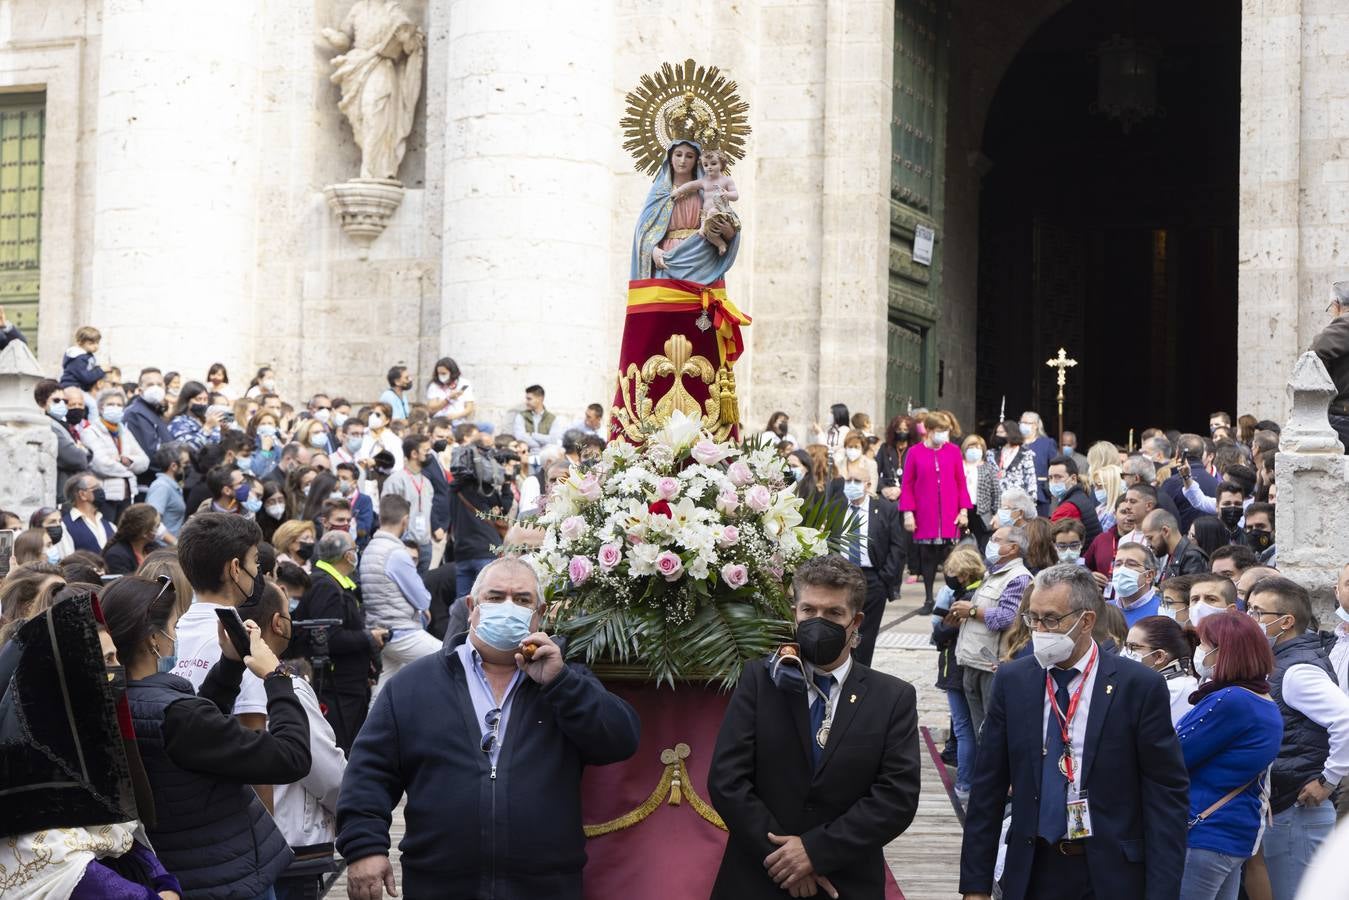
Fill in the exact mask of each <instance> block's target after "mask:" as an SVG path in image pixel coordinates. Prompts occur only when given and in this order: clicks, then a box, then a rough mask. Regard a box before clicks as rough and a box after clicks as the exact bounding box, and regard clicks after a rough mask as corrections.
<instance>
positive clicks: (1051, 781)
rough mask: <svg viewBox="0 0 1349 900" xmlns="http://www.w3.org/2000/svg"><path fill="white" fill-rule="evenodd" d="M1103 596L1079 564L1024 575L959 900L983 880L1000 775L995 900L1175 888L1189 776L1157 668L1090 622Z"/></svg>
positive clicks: (1114, 897) (983, 749) (1109, 897)
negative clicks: (1106, 643) (1021, 617)
mask: <svg viewBox="0 0 1349 900" xmlns="http://www.w3.org/2000/svg"><path fill="white" fill-rule="evenodd" d="M1101 606H1102V600H1101V594H1100V591H1099V590H1098V589H1097V588H1096V585H1095V582H1094V581H1093V580H1092V577H1091V573H1090V572H1088V571H1086V570H1085V569H1083V568H1081V567H1079V566H1076V565H1071V564H1062V565H1056V566H1052V567H1050V568H1048V569H1045V570H1044V571H1042V572H1041V573H1040V574H1039V575H1038V576H1037V577H1036V579H1035V590H1034V593H1033V594H1032V595H1031V599H1030V606H1029V610H1028V612H1027V614H1026V615H1027V616H1028V618H1029V619H1030V620H1031V621H1033V622H1035V623H1036V624H1034V625H1032V626H1031V628H1032V636H1033V639H1034V641H1035V656H1034V657H1026V658H1024V659H1019V660H1015V661H1013V662H1010V663H1004V664H1003V665H1001V666H999V668H998V672H997V676H996V677H995V678H994V680H993V693H992V698H991V700H990V702H989V707H988V713H987V717H986V718H985V719H984V726H983V731H982V732H981V734H980V738H979V755H978V760H977V762H976V764H975V772H974V776H973V778H972V779H971V792H970V802H969V808H968V810H967V811H966V815H965V840H964V845H963V847H962V848H961V856H960V892H961V893H962V894H964V898H965V900H983V898H987V897H989V896H990V895H991V893H992V890H993V868H994V862H995V861H996V858H997V854H998V839H999V837H1000V832H1001V829H1002V821H1003V809H1004V805H1005V804H1006V802H1007V792H1008V789H1009V788H1010V789H1011V792H1012V822H1011V828H1010V829H1009V831H1008V834H1007V857H1006V862H1005V864H1004V868H1003V874H1002V880H1001V885H1002V892H1003V894H1002V895H1003V897H1004V898H1005V900H1023V898H1024V900H1083V898H1094V900H1177V898H1178V897H1179V896H1180V881H1181V875H1182V873H1183V871H1184V867H1185V838H1186V823H1187V819H1188V814H1189V776H1188V774H1187V773H1186V770H1185V760H1184V758H1183V756H1182V755H1181V750H1180V742H1179V741H1178V740H1177V738H1176V732H1175V729H1174V728H1173V727H1172V725H1171V711H1170V710H1171V706H1170V698H1169V694H1168V692H1167V688H1166V681H1165V680H1163V678H1162V677H1161V676H1160V675H1158V674H1157V673H1156V672H1153V671H1152V670H1151V669H1148V668H1146V667H1144V666H1142V665H1139V664H1138V663H1136V662H1133V661H1131V660H1127V659H1121V658H1120V657H1118V656H1115V655H1113V654H1110V653H1105V652H1102V651H1101V649H1100V647H1098V646H1097V644H1096V642H1095V641H1093V640H1092V636H1091V635H1092V629H1093V628H1094V627H1095V625H1096V619H1097V617H1098V615H1099V611H1100V609H1101ZM1046 666H1048V668H1046ZM1051 691H1052V693H1053V697H1054V700H1053V703H1052V704H1051V701H1050V695H1051ZM1074 698H1076V701H1077V702H1076V703H1074ZM1060 713H1062V714H1063V715H1061V714H1060ZM1065 718H1066V719H1068V722H1067V724H1066V730H1067V732H1068V736H1069V737H1068V741H1065V740H1064V739H1063V737H1062V735H1063V732H1064V730H1065V725H1064V719H1065ZM1065 770H1066V771H1067V772H1068V775H1064V774H1063V773H1064V772H1065ZM1069 776H1071V777H1069Z"/></svg>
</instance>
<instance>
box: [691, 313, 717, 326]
mask: <svg viewBox="0 0 1349 900" xmlns="http://www.w3.org/2000/svg"><path fill="white" fill-rule="evenodd" d="M693 324H694V325H697V326H698V330H699V331H706V330H707V329H709V328H711V327H712V320H711V319H709V318H708V317H707V310H703V311H702V314H701V315H699V316H698V320H697V321H696V322H694V323H693Z"/></svg>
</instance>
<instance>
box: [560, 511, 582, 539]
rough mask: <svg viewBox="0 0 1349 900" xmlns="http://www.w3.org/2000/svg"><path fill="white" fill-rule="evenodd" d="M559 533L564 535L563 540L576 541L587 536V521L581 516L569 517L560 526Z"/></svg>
mask: <svg viewBox="0 0 1349 900" xmlns="http://www.w3.org/2000/svg"><path fill="white" fill-rule="evenodd" d="M558 531H559V532H560V533H561V535H562V540H564V541H574V540H576V539H577V538H579V537H580V536H581V535H583V534H585V531H586V520H585V519H584V518H582V517H581V516H568V517H567V518H565V519H563V520H562V524H561V525H560V526H558Z"/></svg>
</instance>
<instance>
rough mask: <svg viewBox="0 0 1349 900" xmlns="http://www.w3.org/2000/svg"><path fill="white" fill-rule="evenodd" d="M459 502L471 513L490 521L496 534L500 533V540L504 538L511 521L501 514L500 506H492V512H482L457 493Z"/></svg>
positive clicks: (509, 528)
mask: <svg viewBox="0 0 1349 900" xmlns="http://www.w3.org/2000/svg"><path fill="white" fill-rule="evenodd" d="M459 502H460V503H462V504H464V506H466V507H468V510H469V512H471V513H473V515H475V516H477V517H478V518H479V519H484V520H486V521H487V522H490V523H491V525H492V527H493V528H495V529H496V530H497V534H499V535H501V538H502V540H505V538H506V532H508V531H510V530H511V523H510V522H508V521H506V517H505V516H503V515H502V514H501V507H499V506H494V507H492V512H490V513H485V512H482V511H481V510H479V509H478V508H477V507H476V506H474V505H473V504H472V503H469V502H468V500H466V499H465V498H464V495H463V494H460V495H459Z"/></svg>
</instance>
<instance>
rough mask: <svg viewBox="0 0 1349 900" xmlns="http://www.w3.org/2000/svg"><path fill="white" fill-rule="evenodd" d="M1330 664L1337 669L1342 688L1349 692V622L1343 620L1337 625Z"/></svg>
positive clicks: (1336, 676) (1336, 675)
mask: <svg viewBox="0 0 1349 900" xmlns="http://www.w3.org/2000/svg"><path fill="white" fill-rule="evenodd" d="M1330 665H1331V667H1332V668H1333V669H1334V670H1335V680H1336V681H1338V682H1339V683H1340V690H1342V691H1344V692H1345V693H1346V694H1349V624H1345V623H1344V622H1341V623H1340V624H1338V625H1336V626H1335V646H1334V647H1331V648H1330Z"/></svg>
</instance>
